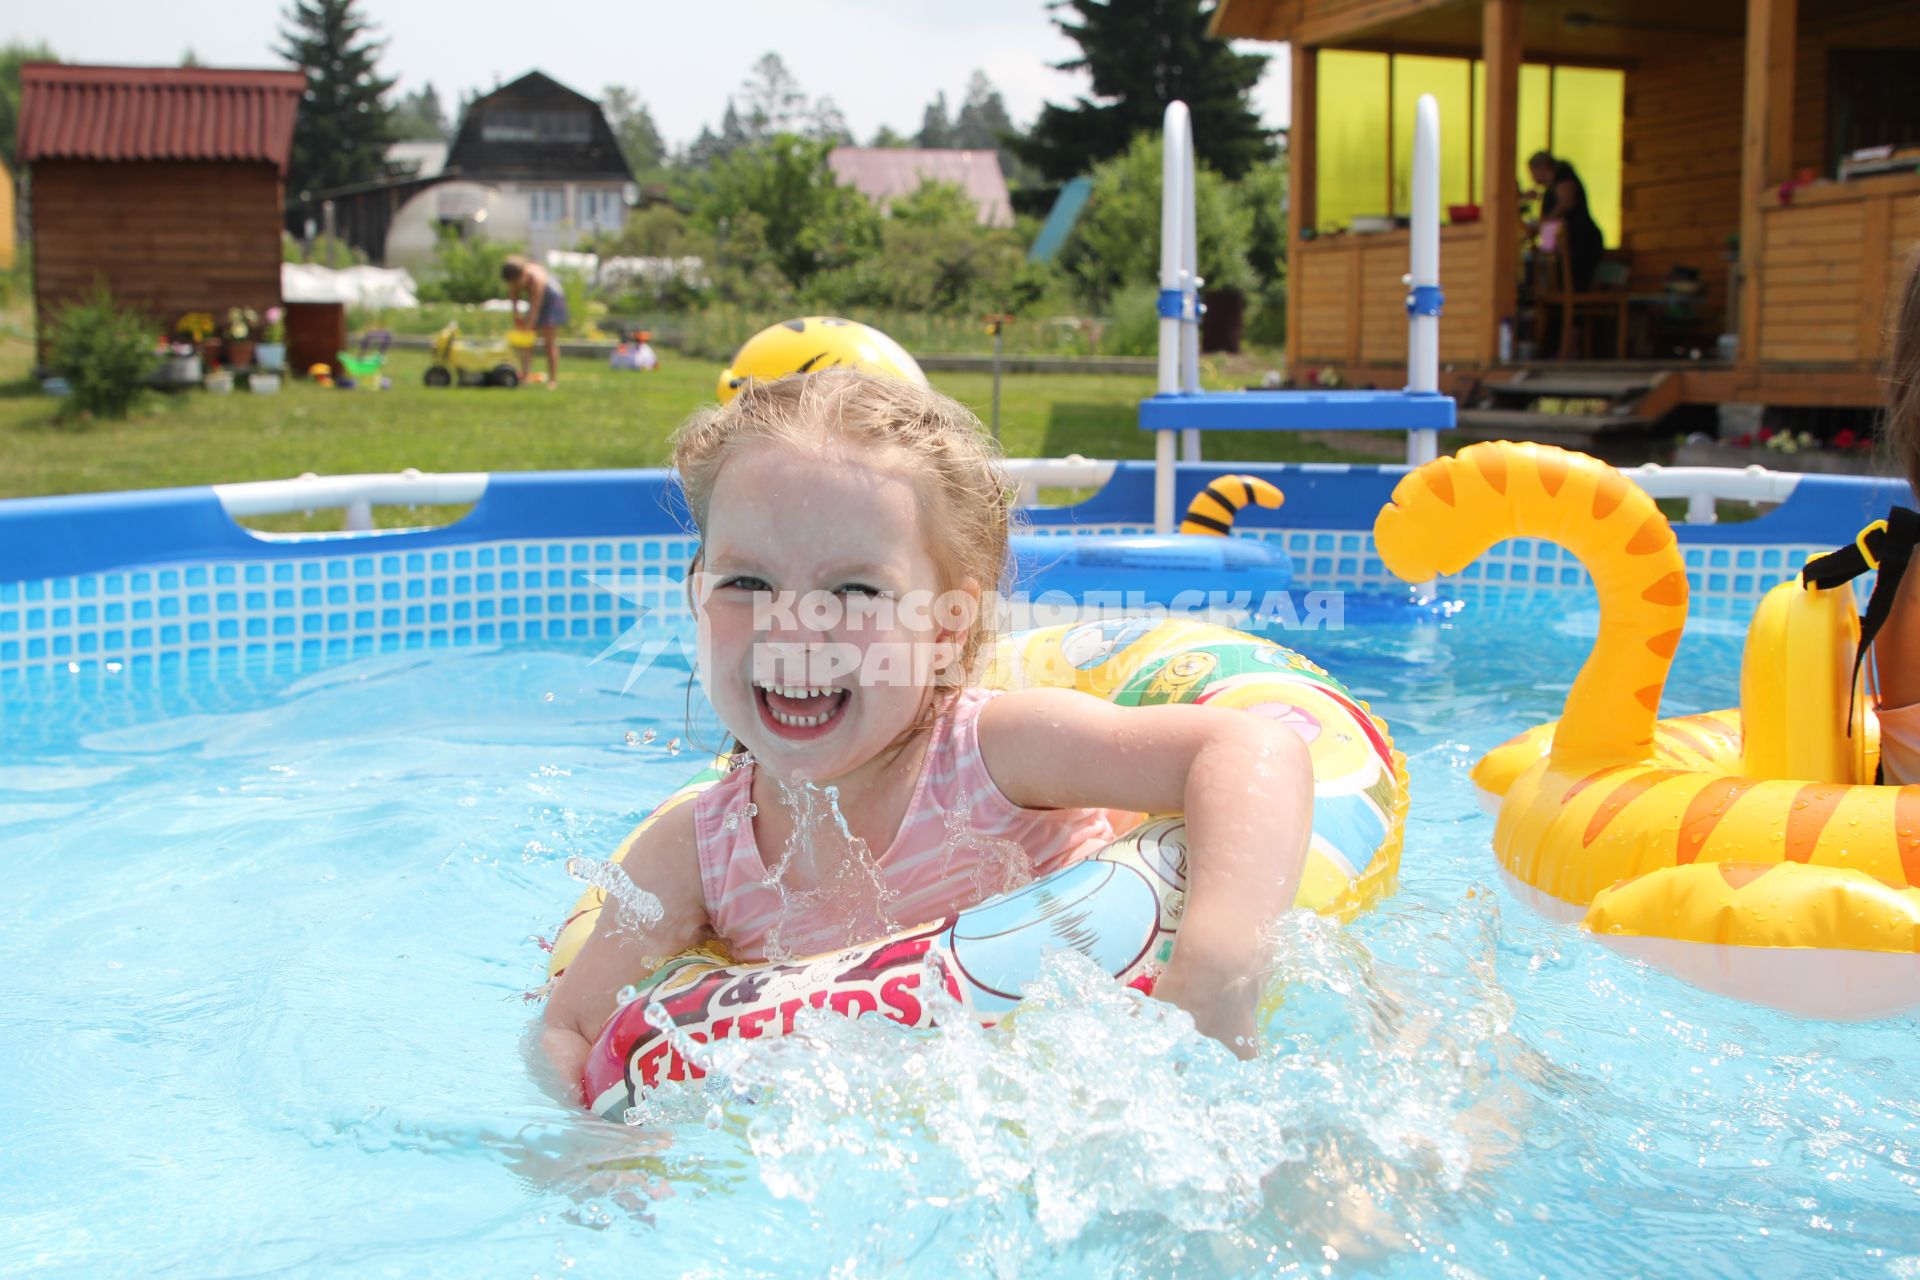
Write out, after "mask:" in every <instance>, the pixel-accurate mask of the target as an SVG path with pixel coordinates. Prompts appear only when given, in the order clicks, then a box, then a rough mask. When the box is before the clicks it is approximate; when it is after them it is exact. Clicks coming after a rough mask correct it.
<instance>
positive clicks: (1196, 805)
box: [980, 689, 1313, 1056]
mask: <svg viewBox="0 0 1920 1280" xmlns="http://www.w3.org/2000/svg"><path fill="white" fill-rule="evenodd" d="M980 752H981V757H982V759H983V760H984V761H985V762H986V765H987V771H988V773H989V774H991V775H992V777H993V779H994V781H995V783H996V784H997V785H998V786H999V787H1000V790H1001V791H1002V792H1003V793H1004V794H1005V795H1006V797H1007V798H1008V799H1009V800H1011V801H1012V802H1013V803H1015V804H1017V805H1020V806H1022V807H1024V808H1030V809H1039V808H1061V809H1068V808H1071V809H1081V808H1085V809H1130V810H1143V811H1146V812H1149V813H1175V812H1180V813H1184V814H1185V815H1186V821H1187V846H1188V852H1187V908H1186V915H1185V918H1184V920H1183V921H1182V923H1181V926H1180V936H1179V939H1178V941H1177V942H1176V943H1175V945H1174V954H1173V961H1172V963H1171V964H1170V965H1169V966H1168V969H1167V972H1166V973H1165V974H1164V975H1162V977H1161V979H1160V982H1159V984H1158V985H1157V986H1156V989H1155V994H1156V995H1158V996H1161V997H1162V998H1164V999H1167V1000H1170V1001H1172V1002H1173V1003H1175V1004H1178V1005H1179V1006H1180V1007H1181V1008H1183V1009H1186V1010H1187V1011H1188V1012H1189V1013H1191V1014H1193V1016H1194V1022H1195V1023H1196V1024H1197V1025H1198V1026H1199V1027H1200V1029H1201V1030H1202V1031H1204V1032H1205V1033H1206V1034H1208V1035H1210V1036H1213V1037H1214V1038H1215V1039H1217V1040H1220V1041H1222V1042H1223V1043H1225V1044H1227V1045H1228V1046H1229V1047H1231V1048H1232V1049H1233V1050H1234V1051H1235V1052H1236V1053H1239V1054H1241V1055H1242V1056H1251V1055H1252V1053H1253V1052H1254V1047H1255V1046H1254V1044H1253V1032H1254V1011H1255V1008H1256V1006H1257V1004H1258V1002H1259V997H1260V991H1261V983H1262V978H1263V969H1264V965H1265V958H1266V957H1265V951H1264V948H1265V936H1266V932H1267V929H1268V927H1269V926H1270V925H1271V924H1272V923H1273V922H1274V921H1276V920H1278V919H1279V918H1280V917H1281V916H1282V915H1283V914H1285V912H1286V911H1287V910H1288V909H1289V908H1291V907H1292V905H1293V898H1294V894H1295V893H1296V892H1297V891H1298V889H1299V885H1300V874H1301V870H1302V869H1303V868H1304V867H1305V865H1306V859H1307V845H1308V843H1309V841H1310V840H1311V839H1312V836H1313V767H1312V762H1311V759H1310V757H1309V755H1308V753H1307V747H1306V744H1305V743H1304V742H1302V741H1301V740H1300V737H1299V735H1298V734H1296V733H1294V732H1293V731H1292V730H1291V729H1288V728H1286V727H1285V726H1283V725H1279V724H1276V723H1275V722H1273V721H1271V720H1267V719H1265V718H1263V717H1261V716H1256V715H1247V714H1244V713H1236V712H1228V711H1223V710H1219V709H1216V708H1210V707H1193V706H1159V707H1116V706H1113V705H1112V704H1110V703H1107V702H1105V701H1103V700H1101V699H1098V698H1092V697H1088V696H1087V695H1086V694H1082V693H1076V692H1073V691H1070V690H1064V689H1035V690H1026V691H1022V692H1019V693H1011V694H1006V695H1004V696H1002V697H999V698H996V699H994V700H993V702H992V703H990V704H989V705H988V706H987V708H986V709H985V710H984V711H982V712H981V715H980Z"/></svg>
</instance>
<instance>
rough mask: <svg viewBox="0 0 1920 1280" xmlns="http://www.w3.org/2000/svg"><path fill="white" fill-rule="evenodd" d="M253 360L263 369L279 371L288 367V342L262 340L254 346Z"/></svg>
mask: <svg viewBox="0 0 1920 1280" xmlns="http://www.w3.org/2000/svg"><path fill="white" fill-rule="evenodd" d="M253 362H254V363H255V364H257V365H259V366H260V367H261V368H262V369H271V370H273V371H274V372H276V373H277V372H279V371H280V370H281V369H284V368H286V367H287V344H286V343H284V342H262V343H258V344H256V345H255V346H254V348H253Z"/></svg>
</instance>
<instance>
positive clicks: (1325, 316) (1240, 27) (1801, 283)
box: [1212, 0, 1920, 407]
mask: <svg viewBox="0 0 1920 1280" xmlns="http://www.w3.org/2000/svg"><path fill="white" fill-rule="evenodd" d="M1579 8H1580V9H1581V10H1582V11H1583V12H1585V13H1586V14H1587V16H1588V17H1589V19H1590V21H1587V22H1583V23H1579V24H1574V23H1571V22H1567V21H1562V17H1563V16H1564V15H1563V12H1562V9H1561V7H1559V6H1555V5H1548V4H1544V3H1539V2H1538V0H1221V2H1220V4H1219V5H1218V7H1217V8H1216V10H1215V12H1214V17H1213V20H1212V29H1213V31H1214V33H1215V34H1216V35H1220V36H1223V37H1252V38H1256V39H1269V40H1287V41H1290V42H1291V44H1292V65H1293V122H1294V129H1293V136H1292V139H1291V146H1290V151H1289V156H1290V164H1291V172H1292V193H1293V198H1292V201H1291V204H1290V208H1289V245H1290V252H1291V254H1292V257H1291V259H1290V263H1291V270H1292V273H1293V275H1292V282H1293V289H1292V292H1291V296H1290V299H1289V316H1288V319H1289V333H1290V334H1291V335H1292V350H1291V351H1290V353H1289V362H1290V363H1291V364H1292V365H1293V366H1294V367H1295V372H1296V374H1299V373H1304V372H1307V371H1312V372H1314V373H1316V374H1323V375H1324V374H1325V373H1327V372H1332V373H1335V374H1337V375H1338V376H1339V377H1340V378H1341V379H1343V380H1344V381H1345V382H1346V383H1348V384H1349V385H1355V386H1381V387H1385V386H1394V385H1397V382H1396V379H1399V378H1403V377H1404V367H1405V344H1406V319H1405V313H1404V310H1403V309H1402V307H1401V305H1400V302H1401V297H1402V294H1403V288H1402V286H1401V283H1400V277H1401V276H1402V275H1403V274H1404V272H1405V271H1406V269H1407V264H1406V237H1405V235H1404V234H1386V235H1372V236H1355V235H1351V234H1346V235H1335V236H1327V237H1316V236H1315V235H1314V231H1315V228H1316V221H1315V220H1316V216H1317V211H1316V181H1317V171H1318V156H1319V139H1318V136H1317V134H1318V129H1319V121H1318V120H1317V118H1316V115H1317V98H1316V91H1315V85H1316V80H1317V76H1318V75H1319V69H1318V63H1319V54H1320V51H1322V50H1331V49H1354V50H1372V51H1378V52H1386V53H1399V54H1408V55H1421V56H1429V57H1433V56H1437V57H1454V58H1467V59H1475V60H1477V61H1478V62H1479V64H1480V70H1479V71H1478V73H1477V81H1476V83H1477V84H1478V86H1479V88H1478V90H1477V91H1476V102H1477V103H1483V104H1484V114H1483V115H1482V122H1481V127H1480V129H1478V130H1476V136H1475V149H1476V152H1477V154H1478V156H1479V157H1480V163H1479V165H1478V170H1479V171H1481V172H1482V173H1483V174H1484V176H1483V177H1482V178H1481V179H1480V180H1479V184H1478V187H1477V189H1476V190H1474V191H1473V192H1472V194H1473V195H1474V196H1475V197H1476V198H1477V202H1478V203H1479V204H1480V205H1481V207H1482V210H1483V218H1484V221H1482V222H1479V223H1473V224H1468V225H1466V226H1460V227H1447V228H1445V229H1444V230H1443V232H1442V240H1441V280H1442V283H1443V287H1444V288H1445V290H1446V297H1447V302H1446V311H1445V313H1444V314H1443V316H1442V318H1441V324H1440V334H1441V338H1440V342H1441V351H1440V356H1441V361H1442V366H1443V368H1442V375H1441V380H1442V386H1443V388H1445V389H1447V390H1449V391H1451V392H1453V393H1454V394H1456V395H1459V394H1462V393H1470V392H1472V391H1473V390H1474V389H1476V388H1479V387H1482V386H1484V385H1486V384H1488V383H1490V382H1495V381H1498V380H1500V379H1502V378H1504V377H1507V376H1510V373H1511V370H1512V369H1513V368H1515V366H1512V365H1502V364H1500V363H1499V362H1498V360H1497V351H1498V336H1499V329H1500V324H1501V321H1502V320H1504V319H1507V318H1513V319H1514V320H1515V321H1516V327H1517V328H1519V327H1521V326H1519V324H1518V322H1519V319H1520V310H1521V308H1520V293H1519V289H1518V286H1517V284H1516V280H1515V277H1516V275H1517V271H1516V266H1517V263H1518V261H1519V258H1520V249H1521V244H1522V239H1523V232H1522V228H1521V227H1520V224H1519V219H1518V212H1517V191H1516V187H1515V183H1514V182H1513V181H1512V178H1511V175H1512V174H1514V173H1515V172H1516V171H1517V168H1518V164H1519V160H1520V158H1521V157H1519V156H1518V155H1517V154H1516V151H1517V148H1516V140H1515V131H1516V127H1517V126H1516V113H1515V100H1516V99H1515V93H1516V90H1515V85H1516V82H1517V77H1518V74H1519V70H1520V67H1521V64H1522V62H1523V61H1524V62H1525V63H1527V64H1529V65H1531V66H1539V65H1541V64H1546V65H1548V66H1552V65H1555V64H1564V65H1569V66H1583V65H1584V66H1601V67H1611V68H1616V69H1618V70H1620V71H1621V72H1622V74H1623V76H1624V97H1623V101H1622V106H1621V112H1622V116H1621V134H1620V136H1621V215H1620V225H1619V227H1618V228H1604V229H1605V230H1607V231H1609V232H1616V231H1617V233H1618V236H1617V238H1618V240H1619V250H1618V254H1619V255H1620V256H1623V257H1624V258H1625V259H1626V261H1627V263H1628V268H1629V275H1628V282H1627V286H1626V291H1627V293H1628V294H1629V295H1637V296H1638V297H1639V298H1640V299H1642V300H1644V301H1643V303H1642V304H1641V305H1642V306H1644V307H1645V308H1647V309H1646V310H1644V311H1642V312H1641V313H1640V314H1641V315H1642V316H1643V317H1645V323H1646V326H1647V329H1648V334H1647V336H1648V337H1649V338H1650V339H1654V338H1657V339H1658V341H1655V342H1650V343H1649V345H1651V346H1652V347H1653V348H1654V349H1656V350H1671V349H1673V348H1674V347H1675V346H1677V345H1683V346H1686V347H1698V348H1699V349H1700V350H1702V351H1704V352H1706V353H1708V354H1710V355H1711V354H1714V352H1715V351H1716V348H1717V344H1716V342H1715V338H1716V336H1717V335H1719V334H1723V333H1728V334H1736V335H1737V340H1738V358H1737V360H1735V361H1734V362H1732V363H1731V364H1717V363H1712V362H1706V361H1701V362H1692V361H1689V362H1686V363H1684V364H1681V365H1676V366H1674V368H1673V377H1671V378H1670V379H1668V382H1669V383H1670V384H1671V386H1672V387H1673V388H1674V391H1672V392H1671V393H1667V394H1677V395H1678V396H1679V397H1681V399H1680V400H1679V401H1678V403H1727V402H1733V403H1758V404H1774V405H1789V406H1809V407H1812V406H1822V405H1830V406H1836V407H1870V406H1874V405H1877V404H1879V403H1881V402H1882V399H1883V388H1882V384H1881V379H1880V375H1879V372H1878V371H1879V368H1880V365H1881V362H1882V360H1883V358H1884V354H1885V344H1886V330H1887V321H1888V315H1887V308H1888V304H1889V301H1890V298H1891V297H1892V296H1893V295H1894V293H1895V289H1894V288H1893V286H1894V285H1895V283H1896V282H1897V281H1898V280H1899V279H1900V278H1902V273H1903V272H1904V270H1905V269H1906V262H1907V261H1908V258H1909V255H1910V254H1912V253H1914V252H1916V251H1920V174H1913V173H1908V174H1902V175H1892V176H1884V177H1874V178H1863V179H1854V180H1849V181H1835V180H1831V179H1828V178H1821V177H1818V176H1816V175H1820V174H1826V173H1831V172H1833V169H1834V165H1835V158H1834V156H1833V155H1831V154H1829V152H1830V151H1831V150H1832V148H1833V146H1834V145H1835V144H1834V141H1833V138H1834V137H1835V136H1838V135H1837V134H1836V130H1838V129H1842V128H1844V122H1845V120H1846V119H1847V117H1846V116H1844V115H1834V116H1833V118H1832V119H1830V118H1829V116H1830V114H1832V113H1833V112H1837V111H1840V110H1841V108H1840V107H1836V106H1834V105H1833V104H1834V103H1835V102H1837V101H1841V99H1838V98H1836V97H1835V92H1836V89H1835V84H1834V82H1833V80H1832V76H1833V75H1834V74H1835V72H1834V70H1833V68H1834V67H1836V66H1839V65H1842V64H1841V63H1840V62H1838V61H1837V59H1839V58H1840V57H1842V56H1843V55H1848V54H1852V53H1858V52H1859V51H1863V50H1912V51H1913V54H1914V57H1915V59H1916V60H1920V5H1916V4H1912V3H1904V4H1896V3H1887V2H1886V0H1821V2H1820V3H1818V4H1816V3H1814V0H1583V3H1582V4H1581V5H1580V6H1579ZM1675 33H1683V34H1675ZM1389 83H1391V80H1389ZM1477 114H1478V113H1477ZM1549 127H1550V129H1551V126H1549ZM1849 145H1853V146H1858V145H1861V143H1860V142H1859V141H1858V140H1856V141H1854V142H1853V143H1851V144H1849ZM1808 178H1812V179H1813V180H1812V181H1811V182H1808V181H1807V179H1808ZM1783 189H1784V195H1783ZM1401 212H1404V210H1401ZM1682 267H1685V268H1689V269H1691V271H1692V272H1693V273H1695V274H1697V277H1698V279H1699V282H1700V291H1699V293H1698V294H1697V295H1696V296H1695V298H1694V300H1693V302H1692V305H1691V310H1692V318H1691V322H1690V325H1691V327H1690V329H1688V330H1683V331H1681V332H1677V333H1660V332H1656V331H1657V330H1660V329H1661V328H1662V326H1663V325H1670V324H1672V321H1671V319H1666V318H1663V317H1662V315H1661V314H1660V312H1659V309H1658V308H1656V307H1655V306H1654V302H1655V298H1656V297H1657V295H1659V294H1661V293H1662V292H1663V291H1664V290H1665V288H1666V285H1667V283H1668V281H1669V279H1670V278H1671V277H1673V276H1674V275H1675V274H1676V269H1677V268H1682ZM1515 336H1516V340H1518V339H1519V338H1520V337H1522V336H1524V334H1523V333H1520V332H1516V335H1515ZM1643 349H1644V348H1643ZM1598 367H1603V368H1613V369H1619V368H1621V367H1622V366H1620V365H1618V364H1614V363H1612V362H1607V363H1605V364H1600V365H1598Z"/></svg>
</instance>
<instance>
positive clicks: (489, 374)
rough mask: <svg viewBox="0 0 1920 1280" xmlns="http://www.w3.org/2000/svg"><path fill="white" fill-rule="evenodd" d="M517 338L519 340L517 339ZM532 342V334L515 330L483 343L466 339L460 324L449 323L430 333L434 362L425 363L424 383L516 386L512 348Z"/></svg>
mask: <svg viewBox="0 0 1920 1280" xmlns="http://www.w3.org/2000/svg"><path fill="white" fill-rule="evenodd" d="M516 339H520V340H519V341H516ZM532 345H533V335H532V334H531V333H527V332H526V331H525V330H523V329H515V330H513V331H512V332H511V333H510V334H508V335H507V336H506V337H505V338H490V339H488V340H486V341H484V342H466V341H462V340H461V337H460V326H459V325H458V324H449V325H448V326H447V327H446V328H444V329H442V330H441V331H440V332H439V333H437V334H435V335H434V336H433V348H432V350H433V363H432V364H431V365H430V366H428V368H427V374H426V383H427V385H428V386H430V387H450V386H453V385H454V383H455V382H458V383H459V384H460V385H461V386H463V387H517V386H519V385H520V370H519V368H518V367H516V365H515V363H514V354H513V353H514V348H515V347H526V346H532Z"/></svg>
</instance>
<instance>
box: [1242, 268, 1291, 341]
mask: <svg viewBox="0 0 1920 1280" xmlns="http://www.w3.org/2000/svg"><path fill="white" fill-rule="evenodd" d="M1252 302H1253V307H1252V309H1251V310H1252V314H1251V315H1250V316H1249V317H1248V319H1247V328H1246V332H1245V334H1244V335H1243V336H1244V337H1245V338H1246V340H1247V341H1248V342H1250V343H1252V344H1253V345H1255V346H1258V347H1269V348H1272V349H1273V350H1276V351H1277V350H1279V349H1280V348H1282V347H1284V346H1286V345H1287V283H1286V281H1285V280H1284V279H1282V280H1278V281H1275V282H1274V283H1272V284H1269V285H1266V286H1264V287H1263V288H1262V289H1261V290H1260V291H1259V292H1258V293H1256V294H1255V295H1254V296H1253V299H1252Z"/></svg>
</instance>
